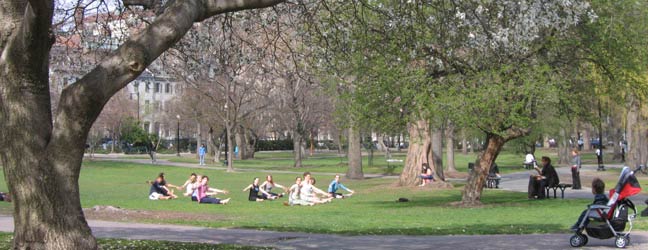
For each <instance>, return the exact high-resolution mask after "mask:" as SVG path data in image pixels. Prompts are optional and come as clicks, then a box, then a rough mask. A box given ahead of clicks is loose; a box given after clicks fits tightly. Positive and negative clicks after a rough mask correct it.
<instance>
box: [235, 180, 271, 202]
mask: <svg viewBox="0 0 648 250" xmlns="http://www.w3.org/2000/svg"><path fill="white" fill-rule="evenodd" d="M248 190H249V191H250V195H249V196H248V200H249V201H257V202H261V201H264V200H266V199H270V200H274V199H276V198H277V196H274V195H271V194H270V193H268V192H266V191H265V190H263V189H261V187H260V186H259V177H254V180H253V181H252V184H250V185H248V186H247V187H246V188H244V189H243V192H246V191H248ZM259 193H261V194H259Z"/></svg>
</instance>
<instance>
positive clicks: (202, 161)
mask: <svg viewBox="0 0 648 250" xmlns="http://www.w3.org/2000/svg"><path fill="white" fill-rule="evenodd" d="M206 153H207V147H205V144H202V145H200V148H199V149H198V157H199V158H200V166H204V165H205V154H206Z"/></svg>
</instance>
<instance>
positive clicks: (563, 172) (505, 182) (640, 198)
mask: <svg viewBox="0 0 648 250" xmlns="http://www.w3.org/2000/svg"><path fill="white" fill-rule="evenodd" d="M596 168H597V166H596V165H585V166H583V168H582V169H581V176H582V175H584V174H595V173H597V171H596ZM606 168H608V169H612V168H621V166H616V165H614V166H606ZM556 172H558V175H559V177H560V180H561V182H564V183H571V168H568V167H561V168H556ZM531 173H535V174H537V172H535V170H528V171H523V172H517V173H511V174H505V175H503V176H502V180H501V182H500V187H501V188H502V189H503V190H509V191H516V192H524V193H526V192H527V191H528V186H529V176H530V174H531ZM612 188H614V187H606V188H605V189H607V190H610V189H612ZM557 195H558V196H560V190H558V192H557ZM592 197H593V196H592V190H591V188H590V187H589V183H585V182H583V183H582V189H580V190H573V189H571V188H568V189H566V190H565V199H592ZM647 199H648V195H646V194H639V195H635V196H633V197H631V198H630V200H632V201H633V202H634V203H635V204H636V205H637V206H638V207H639V208H641V209H643V208H644V207H645V206H644V201H645V200H647Z"/></svg>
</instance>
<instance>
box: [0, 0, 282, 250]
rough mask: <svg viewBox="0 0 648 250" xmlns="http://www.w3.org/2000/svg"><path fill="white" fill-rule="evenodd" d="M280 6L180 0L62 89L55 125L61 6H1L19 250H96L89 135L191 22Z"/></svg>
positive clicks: (7, 161)
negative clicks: (53, 86)
mask: <svg viewBox="0 0 648 250" xmlns="http://www.w3.org/2000/svg"><path fill="white" fill-rule="evenodd" d="M279 2H282V1H279V0H274V1H273V0H247V1H246V0H242V1H218V2H214V1H209V2H208V3H207V2H205V1H198V0H193V1H175V2H174V3H173V4H171V5H170V6H169V7H168V9H167V10H166V11H165V12H164V13H162V14H161V15H160V16H158V17H157V18H156V19H155V21H153V22H152V23H151V24H150V25H148V26H147V27H146V28H145V29H144V30H142V31H141V32H139V33H138V34H137V35H135V36H133V37H131V38H130V39H128V41H126V42H125V43H124V44H123V45H121V46H120V47H119V48H118V49H117V50H116V51H114V53H112V54H111V55H109V56H107V57H106V58H105V59H104V61H102V62H101V63H100V64H99V65H97V66H96V67H95V68H94V69H93V70H92V71H90V72H89V73H88V74H86V75H85V76H83V77H82V78H81V79H80V80H78V81H77V82H76V83H74V84H72V85H68V86H67V87H65V88H64V89H63V92H62V94H61V97H60V101H59V104H58V107H57V109H56V110H57V113H56V116H55V117H54V119H52V118H53V117H52V113H51V111H52V108H51V103H50V93H49V81H48V77H49V72H48V69H49V58H50V57H49V51H50V46H51V45H52V43H53V42H54V37H53V36H54V30H53V29H52V16H53V9H54V2H53V1H51V0H43V1H2V2H0V20H1V21H0V34H1V35H0V55H1V56H0V72H1V73H0V120H2V122H0V148H1V149H2V150H0V159H1V160H2V165H3V168H4V175H5V180H7V186H8V188H9V191H10V192H11V193H12V197H13V206H14V209H13V217H14V241H13V249H17V250H22V249H30V250H40V249H48V250H59V249H61V250H63V249H66V250H67V249H89V250H92V249H97V243H96V241H95V239H94V237H93V236H92V234H91V231H90V228H89V227H88V224H87V222H86V220H85V218H84V215H83V211H82V209H81V202H80V199H79V185H78V179H79V174H80V170H81V162H82V159H83V153H84V149H85V142H86V140H87V137H88V132H89V131H90V128H91V127H92V124H93V123H94V121H95V120H96V119H97V117H98V116H99V114H100V112H101V110H102V109H103V107H104V105H105V104H106V103H107V102H108V100H109V99H110V97H112V96H113V95H114V94H115V93H116V92H117V91H119V90H120V89H122V88H124V87H125V86H126V85H127V84H128V83H129V82H131V81H132V80H133V79H135V78H137V76H139V75H140V74H141V73H142V72H143V71H144V69H145V68H146V67H147V66H148V65H150V63H151V62H153V60H155V59H156V58H157V57H158V56H159V55H160V54H162V53H163V52H164V51H166V50H167V49H168V48H169V47H171V46H172V45H173V44H175V43H176V42H177V41H178V40H180V38H181V37H182V36H183V35H184V34H185V33H186V32H187V31H188V30H189V29H190V28H192V26H193V24H194V22H198V21H202V20H204V19H205V18H207V17H210V16H212V15H216V14H220V13H225V12H231V11H237V10H242V9H249V8H261V7H267V6H270V5H274V4H277V3H279ZM52 121H54V123H52Z"/></svg>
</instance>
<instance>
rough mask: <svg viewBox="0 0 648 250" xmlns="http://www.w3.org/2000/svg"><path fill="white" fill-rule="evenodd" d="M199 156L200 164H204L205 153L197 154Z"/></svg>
mask: <svg viewBox="0 0 648 250" xmlns="http://www.w3.org/2000/svg"><path fill="white" fill-rule="evenodd" d="M199 157H200V165H205V155H199Z"/></svg>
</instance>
